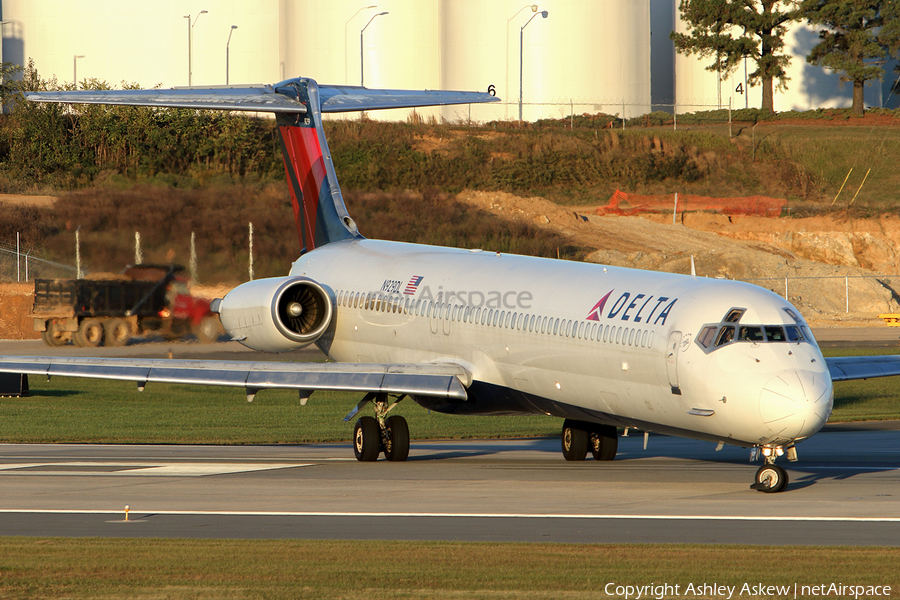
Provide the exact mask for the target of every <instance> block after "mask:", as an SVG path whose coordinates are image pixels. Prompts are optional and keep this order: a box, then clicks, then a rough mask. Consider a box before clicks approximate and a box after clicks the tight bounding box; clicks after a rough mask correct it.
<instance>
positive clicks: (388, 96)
mask: <svg viewBox="0 0 900 600" xmlns="http://www.w3.org/2000/svg"><path fill="white" fill-rule="evenodd" d="M319 96H320V97H321V98H322V112H323V113H338V112H352V111H359V110H379V109H383V108H416V107H420V106H444V105H449V104H478V103H481V102H496V101H498V100H499V98H496V97H494V96H491V95H490V94H487V93H484V92H448V91H441V90H370V89H368V88H364V87H358V86H356V87H354V86H342V85H319Z"/></svg>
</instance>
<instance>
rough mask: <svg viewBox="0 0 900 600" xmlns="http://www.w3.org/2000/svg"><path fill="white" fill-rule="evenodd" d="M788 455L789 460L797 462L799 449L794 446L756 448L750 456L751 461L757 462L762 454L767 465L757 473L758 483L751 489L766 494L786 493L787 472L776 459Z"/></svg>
mask: <svg viewBox="0 0 900 600" xmlns="http://www.w3.org/2000/svg"><path fill="white" fill-rule="evenodd" d="M785 452H786V453H787V457H788V460H789V461H791V462H793V461H796V460H797V448H796V447H794V446H793V445H791V446H788V447H787V448H784V447H782V446H774V447H773V446H763V447H762V448H760V447H756V448H754V449H753V452H752V453H751V454H750V461H751V462H753V461H755V460H756V459H757V458H758V457H759V455H760V454H762V456H763V459H764V460H765V462H766V464H764V465H763V466H761V467H760V468H759V470H758V471H756V483H754V484H753V485H751V486H750V489H753V490H757V491H759V492H764V493H766V494H774V493H777V492H782V491H784V489H785V488H787V484H788V480H789V479H788V474H787V471H785V470H784V469H782V468H781V467H779V466H778V465H776V464H775V459H776V458H778V457H779V456H781V455H783V454H785Z"/></svg>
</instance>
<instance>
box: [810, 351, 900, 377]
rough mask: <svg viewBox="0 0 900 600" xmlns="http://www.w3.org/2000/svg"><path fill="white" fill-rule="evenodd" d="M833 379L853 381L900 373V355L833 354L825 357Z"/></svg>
mask: <svg viewBox="0 0 900 600" xmlns="http://www.w3.org/2000/svg"><path fill="white" fill-rule="evenodd" d="M825 363H826V364H827V365H828V370H829V371H830V372H831V380H832V381H853V380H855V379H874V378H876V377H893V376H895V375H900V355H896V354H889V355H886V356H831V357H826V358H825Z"/></svg>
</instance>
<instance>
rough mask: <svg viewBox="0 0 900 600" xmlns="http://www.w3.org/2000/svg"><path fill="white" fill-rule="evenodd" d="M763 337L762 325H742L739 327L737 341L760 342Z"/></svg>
mask: <svg viewBox="0 0 900 600" xmlns="http://www.w3.org/2000/svg"><path fill="white" fill-rule="evenodd" d="M764 339H765V338H763V332H762V327H759V326H752V325H742V326H741V329H740V333H739V335H738V341H740V342H762V341H764Z"/></svg>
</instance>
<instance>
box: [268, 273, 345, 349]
mask: <svg viewBox="0 0 900 600" xmlns="http://www.w3.org/2000/svg"><path fill="white" fill-rule="evenodd" d="M272 310H273V315H272V316H273V317H274V318H275V326H276V327H278V330H279V331H281V333H283V334H284V336H285V337H286V338H288V339H290V340H294V341H297V342H300V343H305V344H309V343H311V342H314V341H316V340H317V339H319V337H321V335H322V334H323V333H325V330H326V329H327V328H328V324H329V323H330V322H331V315H332V310H333V309H332V305H331V300H330V299H329V297H328V293H327V292H326V291H325V290H324V289H323V288H322V286H320V285H319V284H318V283H316V282H314V281H312V280H305V281H299V282H292V283H287V284H285V285H282V286H281V287H280V288H279V291H278V292H277V294H276V299H275V302H274V303H273V305H272Z"/></svg>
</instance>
